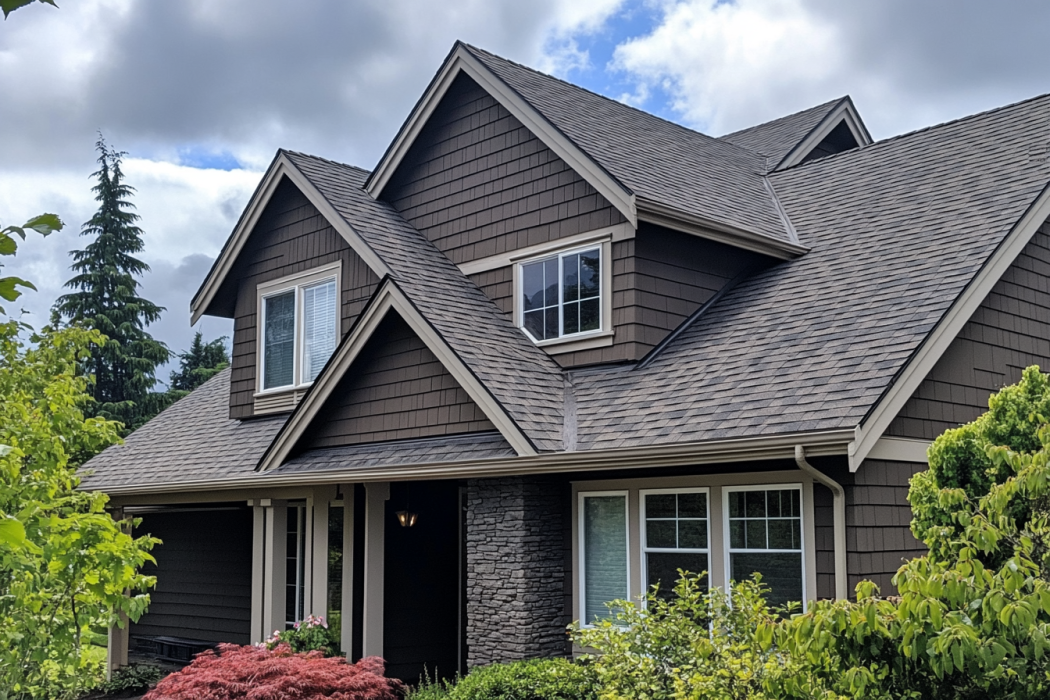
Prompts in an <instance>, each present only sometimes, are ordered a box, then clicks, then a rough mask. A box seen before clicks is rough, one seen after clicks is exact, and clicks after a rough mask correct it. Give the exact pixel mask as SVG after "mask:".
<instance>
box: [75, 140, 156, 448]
mask: <svg viewBox="0 0 1050 700" xmlns="http://www.w3.org/2000/svg"><path fill="white" fill-rule="evenodd" d="M95 147H96V149H97V150H98V154H99V156H98V164H99V169H98V170H97V171H96V172H95V173H93V174H92V177H94V178H95V179H96V180H97V183H96V184H95V186H94V187H93V188H92V191H93V192H94V193H95V201H97V202H98V203H99V208H98V211H97V212H95V215H94V216H93V217H91V219H90V220H88V221H87V222H86V223H85V224H84V225H83V226H82V227H81V234H80V235H82V236H90V237H92V238H93V240H92V241H91V243H89V244H88V246H87V247H86V248H85V249H84V250H74V251H72V252H71V253H70V255H72V256H73V265H72V266H71V269H72V270H73V272H74V273H76V275H75V276H74V277H73V279H71V280H69V281H68V282H66V287H68V288H70V289H73V290H76V291H73V292H71V293H69V294H66V295H64V296H62V297H60V298H59V299H58V302H57V305H56V308H57V311H58V313H59V314H60V315H61V316H62V317H64V318H66V319H68V320H69V321H71V322H72V323H75V324H80V325H83V326H86V327H87V328H91V329H95V330H98V331H101V332H102V334H103V335H105V336H106V337H107V338H109V341H108V342H106V343H105V344H103V345H99V346H93V347H92V352H91V358H90V359H89V360H88V361H87V362H86V363H85V370H86V371H87V372H89V373H91V374H93V375H94V377H95V383H94V386H93V387H92V394H93V395H94V398H95V402H96V403H95V404H94V406H93V412H94V413H95V415H98V416H101V417H104V418H107V419H110V420H118V421H120V422H122V423H123V424H124V430H125V433H127V432H130V431H131V430H134V429H135V428H137V427H138V426H139V425H141V424H142V423H144V422H145V421H146V420H148V419H149V418H150V417H151V416H153V415H155V414H156V413H157V411H158V410H159V408H160V406H161V404H162V403H163V398H162V397H163V395H162V394H155V393H153V392H152V389H153V385H154V383H155V381H156V372H157V367H158V366H159V365H162V364H164V363H165V362H167V361H168V359H169V358H170V356H171V353H170V351H169V350H168V348H167V346H165V345H164V343H161V342H159V341H157V340H155V339H154V338H153V337H152V336H151V335H150V334H149V333H148V332H147V331H146V327H147V326H148V325H149V324H151V323H154V322H156V321H157V320H158V319H159V318H160V314H161V312H162V311H164V309H163V308H162V307H159V306H157V305H156V304H154V303H153V302H151V301H148V300H146V299H143V298H142V297H141V296H139V295H138V288H139V282H138V279H137V277H139V276H141V275H142V274H143V273H145V272H148V271H149V265H147V264H146V263H144V262H143V261H141V260H139V259H138V258H136V257H134V255H135V254H136V253H139V252H141V251H142V248H143V242H142V229H140V228H139V227H138V226H136V225H135V222H136V221H138V219H139V216H138V214H135V213H134V212H133V211H132V210H133V209H134V207H135V205H134V204H132V203H131V201H130V198H131V195H132V193H133V192H134V191H135V190H134V188H132V187H130V186H129V185H127V184H125V183H124V173H123V172H122V170H121V167H120V166H121V160H122V158H123V157H124V156H125V155H126V154H125V153H124V152H122V151H115V150H113V149H111V148H109V147H108V146H107V145H106V141H105V139H103V138H102V135H101V134H99V138H98V142H97V143H96V144H95ZM155 404H156V405H155Z"/></svg>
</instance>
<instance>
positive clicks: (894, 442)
mask: <svg viewBox="0 0 1050 700" xmlns="http://www.w3.org/2000/svg"><path fill="white" fill-rule="evenodd" d="M932 444H933V441H932V440H916V439H914V438H899V437H881V438H879V439H878V440H877V441H876V442H875V444H874V445H873V446H872V448H871V451H870V452H868V457H867V458H868V459H885V460H887V461H890V462H916V463H918V464H926V463H927V459H926V451H927V450H929V449H930V445H932Z"/></svg>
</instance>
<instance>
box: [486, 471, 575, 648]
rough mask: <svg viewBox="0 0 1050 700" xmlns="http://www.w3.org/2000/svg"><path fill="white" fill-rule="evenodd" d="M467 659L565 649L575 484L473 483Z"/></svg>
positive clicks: (526, 481) (547, 481)
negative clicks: (567, 564)
mask: <svg viewBox="0 0 1050 700" xmlns="http://www.w3.org/2000/svg"><path fill="white" fill-rule="evenodd" d="M466 515H467V538H466V542H467V545H466V546H467V552H466V554H467V562H466V564H467V648H468V655H467V663H468V665H469V666H471V667H473V666H480V665H484V664H488V663H493V662H497V661H515V660H519V659H530V658H541V657H551V656H565V655H567V654H568V653H569V643H568V637H567V635H566V629H565V627H566V625H567V624H568V623H569V619H568V617H567V613H566V608H565V580H566V578H565V577H566V571H565V557H566V547H567V542H566V537H567V534H566V533H567V532H568V530H567V524H568V518H569V485H568V484H566V483H565V482H558V481H554V480H551V479H548V478H543V477H506V478H501V479H471V480H470V481H468V483H467V514H466Z"/></svg>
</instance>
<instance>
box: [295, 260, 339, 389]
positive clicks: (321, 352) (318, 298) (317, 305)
mask: <svg viewBox="0 0 1050 700" xmlns="http://www.w3.org/2000/svg"><path fill="white" fill-rule="evenodd" d="M337 296H338V295H337V290H336V288H335V280H328V281H327V282H322V283H321V284H316V285H314V286H312V287H306V288H304V289H303V381H304V382H312V381H313V380H314V379H316V378H317V375H318V374H320V373H321V369H322V368H323V367H324V365H325V363H326V362H327V361H328V358H329V357H331V356H332V352H333V351H335V343H336V330H335V328H336V314H337V313H338V302H337V300H336V297H337Z"/></svg>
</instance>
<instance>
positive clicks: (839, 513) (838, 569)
mask: <svg viewBox="0 0 1050 700" xmlns="http://www.w3.org/2000/svg"><path fill="white" fill-rule="evenodd" d="M795 464H797V465H798V468H799V469H801V470H802V471H803V472H805V473H806V474H809V475H810V476H812V477H813V478H814V479H815V480H817V481H819V482H820V483H822V484H824V485H825V486H827V487H828V488H829V489H831V496H832V506H833V508H834V514H833V518H832V520H833V529H834V535H835V538H834V539H835V598H836V599H837V600H845V599H846V598H848V597H849V581H848V580H847V578H846V491H845V489H843V488H842V484H840V483H839V482H837V481H835V480H834V479H832V478H830V477H829V476H827V475H826V474H825V473H824V472H822V471H820V470H819V469H817V468H816V467H814V466H813V465H812V464H810V463H809V462H808V461H806V448H805V447H803V446H802V445H795Z"/></svg>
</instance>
